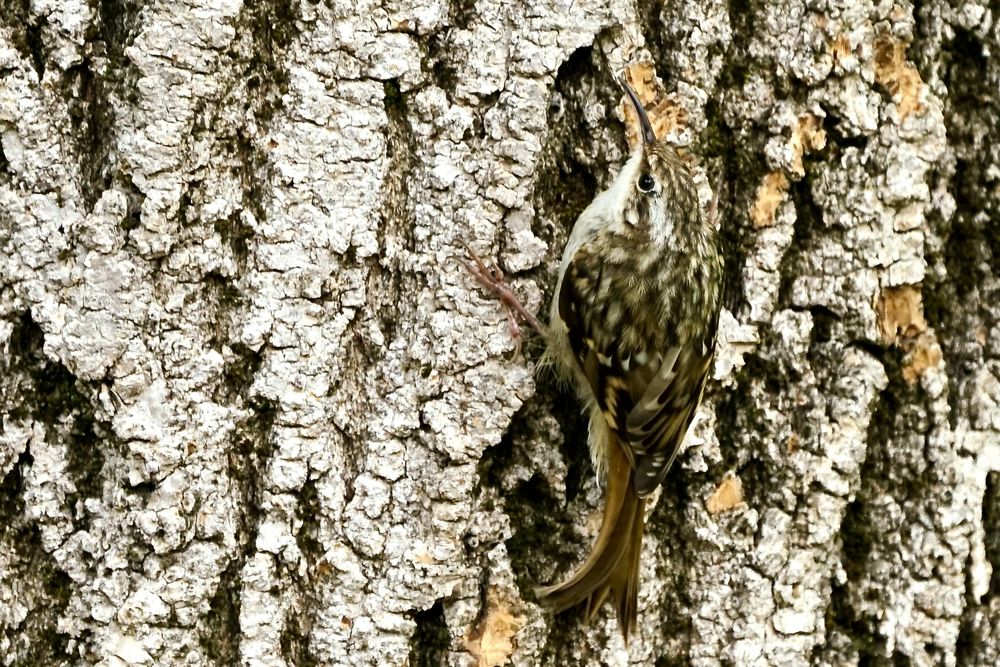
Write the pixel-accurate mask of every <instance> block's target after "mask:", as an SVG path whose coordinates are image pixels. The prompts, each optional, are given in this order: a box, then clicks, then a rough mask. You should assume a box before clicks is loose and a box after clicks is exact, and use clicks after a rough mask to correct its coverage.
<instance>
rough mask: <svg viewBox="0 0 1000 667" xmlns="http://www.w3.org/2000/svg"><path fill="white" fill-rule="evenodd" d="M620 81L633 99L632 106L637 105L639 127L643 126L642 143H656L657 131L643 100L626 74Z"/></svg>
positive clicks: (630, 98)
mask: <svg viewBox="0 0 1000 667" xmlns="http://www.w3.org/2000/svg"><path fill="white" fill-rule="evenodd" d="M618 83H619V84H621V87H622V89H623V90H624V91H625V94H626V95H628V98H629V100H631V102H632V106H633V107H635V113H636V115H637V116H639V127H641V128H642V143H644V144H647V145H648V144H653V143H656V133H655V132H653V125H652V124H651V123H650V122H649V116H647V115H646V110H645V109H644V108H643V106H642V102H640V101H639V96H638V95H637V94H636V92H635V91H634V90H633V89H632V86H630V85H628V81H626V80H625V76H624V75H622V76H621V77H619V78H618Z"/></svg>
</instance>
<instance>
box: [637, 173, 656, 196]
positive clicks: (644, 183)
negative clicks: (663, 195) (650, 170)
mask: <svg viewBox="0 0 1000 667" xmlns="http://www.w3.org/2000/svg"><path fill="white" fill-rule="evenodd" d="M637 185H638V186H639V192H646V193H649V192H652V191H653V188H654V187H656V181H654V180H653V177H652V176H650V175H649V174H643V175H642V176H640V177H639V182H638V183H637Z"/></svg>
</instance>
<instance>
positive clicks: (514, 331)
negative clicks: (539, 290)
mask: <svg viewBox="0 0 1000 667" xmlns="http://www.w3.org/2000/svg"><path fill="white" fill-rule="evenodd" d="M458 242H459V243H460V244H461V245H462V247H463V248H465V252H466V253H467V254H468V256H469V258H470V259H471V260H472V263H470V262H467V261H464V260H459V261H461V262H462V265H463V266H465V268H466V270H467V271H468V272H469V273H470V274H472V277H473V278H475V280H476V282H477V283H479V284H480V285H481V286H482V287H484V288H486V289H487V290H489V291H490V292H492V293H493V294H494V295H495V296H496V297H497V298H498V299H499V300H500V303H501V304H503V307H504V312H506V313H507V321H508V322H509V323H510V333H511V336H512V337H513V338H515V339H516V340H518V341H520V337H521V326H520V325H519V324H518V322H517V317H515V315H520V316H521V318H522V319H523V320H524V321H525V322H527V324H528V326H529V327H531V328H532V329H534V330H535V331H537V332H538V333H540V334H543V335H544V334H545V327H544V326H543V325H542V323H541V322H539V321H538V318H536V317H535V316H534V315H532V314H531V313H530V312H529V311H528V309H527V308H526V307H525V306H524V304H523V303H521V300H520V299H519V298H518V297H517V294H515V293H514V290H512V289H511V288H510V285H508V284H507V281H506V280H504V275H503V271H502V270H501V269H500V267H499V266H497V265H496V264H492V263H491V264H489V265H487V264H486V262H484V261H483V260H482V258H480V257H479V254H478V253H476V251H475V250H473V249H472V246H470V245H469V244H468V243H466V242H465V240H464V239H458ZM518 346H520V342H518Z"/></svg>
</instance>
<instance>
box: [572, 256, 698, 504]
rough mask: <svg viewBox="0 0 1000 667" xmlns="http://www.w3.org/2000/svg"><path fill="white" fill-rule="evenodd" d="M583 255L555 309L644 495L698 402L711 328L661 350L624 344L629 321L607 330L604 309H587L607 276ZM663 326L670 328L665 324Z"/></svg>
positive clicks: (659, 477) (673, 452) (658, 478)
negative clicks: (623, 333) (622, 333)
mask: <svg viewBox="0 0 1000 667" xmlns="http://www.w3.org/2000/svg"><path fill="white" fill-rule="evenodd" d="M584 252H586V248H581V250H580V251H579V252H578V253H577V256H576V257H574V260H573V261H571V262H570V264H569V267H568V269H567V272H566V276H564V279H563V284H562V289H561V290H560V293H559V296H558V298H559V314H560V316H561V317H562V318H563V320H564V321H565V322H566V325H567V328H568V329H569V338H570V346H571V349H572V350H573V353H574V355H575V357H576V360H577V363H578V364H579V365H580V368H581V369H582V370H583V371H584V374H585V375H586V377H587V380H588V382H589V383H590V387H591V390H592V391H593V393H594V397H595V399H596V400H597V403H598V405H599V406H600V408H601V410H602V412H603V413H604V417H605V419H606V420H607V422H608V425H609V426H610V427H611V428H612V429H614V430H615V431H616V432H617V433H618V436H619V439H620V441H621V442H622V443H623V444H624V445H625V450H626V454H627V456H628V459H629V462H630V464H631V465H632V467H633V469H634V470H635V491H636V493H637V494H638V495H639V496H646V495H649V494H650V493H652V492H653V490H655V488H656V487H657V486H659V484H660V483H661V482H662V481H663V478H664V476H666V474H667V472H668V471H669V469H670V466H671V465H672V464H673V461H674V459H675V458H676V456H677V451H678V450H679V448H680V445H681V443H682V442H683V440H684V436H685V435H686V433H687V429H688V426H689V425H690V424H691V420H692V419H693V418H694V413H695V411H696V409H697V407H698V404H699V403H700V402H701V396H702V392H703V391H704V388H705V382H706V380H707V378H708V373H709V369H710V368H711V365H712V356H713V354H714V352H715V331H714V327H712V328H711V330H710V331H709V332H707V333H706V336H705V338H704V339H698V340H691V341H675V344H672V345H663V347H664V348H665V349H629V348H627V347H626V346H625V345H624V344H623V337H621V336H617V335H615V332H618V331H621V330H622V329H623V328H624V327H626V326H628V321H627V319H626V320H624V321H621V322H619V325H618V327H615V328H612V327H609V326H608V325H607V323H606V322H605V318H606V315H607V312H606V310H604V311H601V310H599V309H595V308H593V307H589V308H588V304H592V303H594V296H595V294H598V293H599V292H600V290H602V289H613V286H611V287H609V286H603V285H602V284H601V281H602V280H606V279H608V278H607V275H606V274H605V273H604V272H603V271H602V270H601V268H600V267H599V266H598V267H597V268H596V269H593V270H591V271H589V272H588V271H587V266H588V263H587V262H578V261H577V258H579V257H580V256H581V253H584ZM625 317H626V318H627V317H628V311H626V312H625ZM663 326H664V330H665V331H670V330H672V329H673V328H674V327H673V325H672V323H671V322H669V321H668V322H664V323H663ZM666 338H667V336H664V339H666ZM655 342H656V341H651V343H653V344H655Z"/></svg>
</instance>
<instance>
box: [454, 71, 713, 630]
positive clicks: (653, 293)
mask: <svg viewBox="0 0 1000 667" xmlns="http://www.w3.org/2000/svg"><path fill="white" fill-rule="evenodd" d="M621 85H622V87H623V89H624V90H625V93H626V95H627V96H628V99H629V100H630V101H631V104H632V106H633V107H634V108H635V112H636V115H637V116H638V119H639V127H640V129H641V142H640V143H639V145H638V146H637V147H636V149H635V150H634V152H633V153H632V155H631V157H630V158H629V160H628V161H627V162H626V163H625V165H624V166H623V167H622V169H621V171H620V172H619V173H618V175H617V176H616V177H615V179H614V181H613V182H612V184H611V186H610V187H609V188H608V189H607V190H605V191H604V192H601V193H600V194H599V195H597V197H595V198H594V200H593V201H592V202H591V203H590V205H589V206H588V207H587V208H586V209H585V210H584V211H583V213H581V214H580V217H579V218H578V219H577V221H576V223H575V224H574V226H573V230H572V232H571V233H570V236H569V241H568V242H567V243H566V248H565V250H564V251H563V256H562V262H561V264H560V267H559V279H558V282H557V284H556V289H555V296H554V297H553V300H552V307H551V310H550V315H549V325H548V326H547V327H544V326H542V325H541V324H539V323H538V322H537V320H535V318H534V317H533V316H531V314H530V313H529V312H528V311H527V310H526V309H525V308H524V306H523V305H521V303H520V302H519V301H518V300H517V299H516V296H515V295H514V293H513V292H512V291H511V290H510V288H509V287H508V286H507V285H506V284H505V283H504V282H503V277H502V275H501V274H500V273H499V271H498V270H494V269H488V268H487V267H486V266H485V265H484V264H483V263H482V262H481V261H480V260H479V258H478V257H476V256H475V254H474V253H473V258H474V260H475V263H474V264H469V265H468V267H469V269H470V271H472V273H473V275H474V276H475V277H476V279H477V280H478V281H479V282H480V283H481V284H483V285H485V286H486V287H488V288H489V289H491V290H493V291H494V292H495V293H496V294H497V296H498V297H500V299H501V300H502V301H503V302H504V303H505V304H506V305H507V307H508V308H510V309H512V310H515V311H517V312H518V313H520V314H521V315H522V316H524V317H525V318H526V319H527V320H528V322H529V323H530V324H531V325H532V326H533V327H534V328H536V329H538V330H539V332H540V333H541V334H542V335H543V336H544V338H545V341H546V354H545V359H546V361H548V362H550V363H551V364H552V366H553V367H554V368H555V370H556V372H557V373H558V374H559V375H560V377H561V378H562V379H564V380H565V381H567V382H568V383H569V384H570V385H572V386H573V387H574V388H575V390H576V393H577V395H578V396H579V399H580V401H581V402H582V403H583V405H584V406H585V408H586V411H587V413H588V414H589V418H590V435H589V446H590V455H591V459H592V461H593V464H594V468H595V470H596V473H597V475H598V478H599V479H601V480H603V484H602V486H603V488H604V489H605V493H604V514H603V518H602V520H601V528H600V531H599V533H598V535H597V540H596V542H595V543H594V546H593V548H592V549H591V552H590V555H589V556H588V557H587V559H586V560H585V561H584V563H583V564H582V565H581V566H580V567H579V569H577V570H576V572H574V573H573V574H572V575H570V576H569V577H568V578H566V579H565V580H564V581H562V582H560V583H558V584H554V585H551V586H543V587H540V588H538V589H536V594H537V597H538V599H539V600H540V601H541V602H542V603H543V604H545V605H546V606H548V607H550V608H551V609H553V610H554V611H556V612H561V611H564V610H566V609H569V608H571V607H575V606H576V605H578V604H581V603H582V604H584V605H585V612H584V613H585V618H586V620H587V621H588V622H589V621H590V620H591V619H592V618H593V617H594V616H595V614H596V613H597V611H598V609H599V608H600V607H601V605H602V604H603V603H604V601H605V600H607V599H608V598H609V596H610V598H611V599H612V600H613V602H614V605H615V607H616V609H617V611H618V622H619V626H620V628H621V632H622V634H623V636H624V637H625V640H626V642H627V641H628V638H629V636H630V635H631V634H632V633H633V632H634V630H635V627H636V617H637V612H638V593H639V569H640V568H639V558H640V554H641V552H642V536H643V530H644V521H645V512H644V510H645V507H644V505H645V499H646V498H647V497H648V496H649V495H650V494H652V493H653V492H654V491H655V490H656V488H657V487H658V486H659V485H660V484H661V483H662V482H663V479H664V477H665V476H666V474H667V472H668V471H669V470H670V467H671V465H672V464H673V462H674V459H675V458H676V456H677V451H678V449H679V448H680V446H681V443H682V442H683V441H684V437H685V435H686V434H687V431H688V427H689V426H690V424H691V420H692V419H693V417H694V414H695V411H696V410H697V408H698V405H699V403H700V402H701V398H702V394H703V392H704V389H705V383H706V381H707V379H708V376H709V374H710V369H711V366H712V359H713V356H714V353H715V344H716V331H717V329H718V322H719V310H720V307H721V301H722V283H723V255H722V250H721V248H720V244H719V236H718V233H717V230H716V223H715V219H714V218H715V210H716V207H715V205H714V204H713V205H712V207H711V210H710V211H709V212H708V213H707V214H706V213H704V212H703V211H702V207H701V205H700V203H699V200H698V196H697V191H696V188H695V185H694V183H693V181H692V178H691V173H690V171H689V168H688V165H687V164H686V163H685V161H684V160H682V159H681V157H680V155H679V154H678V153H677V151H676V150H675V149H674V148H673V147H672V146H670V145H669V144H668V143H667V142H666V141H664V140H659V139H657V137H656V134H655V133H654V131H653V126H652V124H651V123H650V120H649V118H648V116H647V115H646V111H645V109H644V108H643V106H642V103H641V101H640V99H639V96H638V95H637V94H636V92H635V91H634V90H633V89H632V87H631V86H630V85H629V84H628V82H627V81H626V80H625V79H624V77H623V78H622V79H621ZM470 252H471V250H470Z"/></svg>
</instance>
